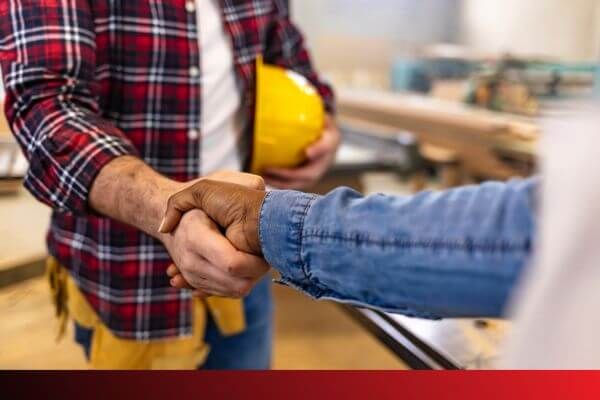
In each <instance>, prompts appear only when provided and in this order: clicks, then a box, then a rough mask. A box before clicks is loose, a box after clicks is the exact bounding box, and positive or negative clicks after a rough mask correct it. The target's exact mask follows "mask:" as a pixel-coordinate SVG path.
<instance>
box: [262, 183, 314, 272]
mask: <svg viewBox="0 0 600 400" xmlns="http://www.w3.org/2000/svg"><path fill="white" fill-rule="evenodd" d="M317 197H318V196H317V195H314V194H306V193H302V192H296V191H291V190H277V191H271V192H269V193H267V195H266V197H265V200H264V202H263V205H262V208H261V211H260V220H259V237H260V243H261V247H262V252H263V255H264V257H265V259H266V260H267V262H268V263H269V264H270V265H271V266H272V267H273V268H275V269H277V270H278V271H279V273H280V274H281V276H282V279H283V280H284V281H292V282H296V283H298V284H303V283H306V284H308V283H309V277H308V274H307V273H306V270H305V268H304V262H303V261H302V254H301V251H302V231H303V228H304V220H305V218H306V214H307V212H308V210H309V209H310V206H311V205H312V203H313V202H314V201H315V200H316V199H317Z"/></svg>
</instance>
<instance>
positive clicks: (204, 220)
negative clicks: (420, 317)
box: [159, 172, 270, 298]
mask: <svg viewBox="0 0 600 400" xmlns="http://www.w3.org/2000/svg"><path fill="white" fill-rule="evenodd" d="M265 196H266V192H265V183H264V181H263V179H262V178H261V177H259V176H256V175H251V174H244V173H235V172H220V173H217V174H213V175H211V176H210V177H208V178H207V179H202V180H199V181H197V182H195V183H193V184H191V185H189V186H187V187H186V188H185V189H183V190H181V191H180V192H178V193H175V194H174V195H172V196H171V197H170V198H169V200H168V203H167V208H166V212H165V215H164V218H163V221H162V223H161V226H160V228H159V232H160V233H161V234H162V235H163V242H164V244H165V246H166V247H167V249H168V250H169V253H170V254H171V256H172V258H173V261H174V264H173V265H171V266H170V267H169V268H168V270H167V274H168V275H169V277H170V278H171V281H170V283H171V286H173V287H176V288H179V289H192V290H194V294H195V295H197V296H202V297H206V296H221V297H234V298H239V297H245V296H246V295H248V294H249V293H250V290H251V289H252V288H253V287H254V285H255V284H256V283H258V281H259V280H260V279H261V278H262V277H263V276H264V275H265V274H266V273H267V272H268V271H269V269H270V267H269V265H268V264H267V263H266V261H265V260H264V259H263V258H262V251H261V246H260V239H259V232H258V231H259V214H260V210H261V206H262V203H263V200H264V198H265Z"/></svg>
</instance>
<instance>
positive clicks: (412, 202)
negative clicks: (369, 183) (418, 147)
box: [259, 178, 538, 319]
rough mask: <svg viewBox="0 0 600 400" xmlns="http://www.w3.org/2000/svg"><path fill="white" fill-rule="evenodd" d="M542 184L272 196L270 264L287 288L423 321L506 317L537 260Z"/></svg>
mask: <svg viewBox="0 0 600 400" xmlns="http://www.w3.org/2000/svg"><path fill="white" fill-rule="evenodd" d="M537 185H538V180H537V179H536V178H532V179H527V180H513V181H510V182H507V183H501V182H488V183H485V184H481V185H476V186H475V185H473V186H466V187H461V188H457V189H452V190H447V191H442V192H429V191H427V192H422V193H419V194H417V195H412V196H385V195H373V196H368V197H364V196H362V195H361V194H359V193H357V192H356V191H353V190H351V189H348V188H340V189H337V190H334V191H333V192H331V193H329V194H327V195H325V196H317V195H311V194H305V193H300V192H294V191H273V192H269V193H268V194H267V196H266V198H265V201H264V203H263V206H262V209H261V214H260V224H259V225H260V227H259V233H260V240H261V245H262V250H263V254H264V256H265V258H266V259H267V261H268V262H269V264H271V265H272V266H273V267H275V268H276V269H277V270H278V271H279V272H280V273H281V282H282V283H284V284H286V285H288V286H291V287H294V288H296V289H298V290H300V291H302V292H304V293H306V294H308V295H309V296H311V297H313V298H317V299H329V300H334V301H339V302H344V303H349V304H354V305H359V306H365V307H372V308H377V309H381V310H384V311H389V312H395V313H401V314H405V315H408V316H416V317H422V318H433V319H437V318H444V317H499V316H502V314H503V312H504V308H505V306H506V304H507V300H508V299H509V296H510V294H511V293H512V291H513V289H514V287H515V283H516V282H517V280H518V278H519V277H520V276H521V273H522V271H523V267H524V265H526V262H527V260H528V258H529V256H530V253H531V249H532V242H533V240H534V232H535V208H536V207H535V205H536V202H535V192H536V187H537Z"/></svg>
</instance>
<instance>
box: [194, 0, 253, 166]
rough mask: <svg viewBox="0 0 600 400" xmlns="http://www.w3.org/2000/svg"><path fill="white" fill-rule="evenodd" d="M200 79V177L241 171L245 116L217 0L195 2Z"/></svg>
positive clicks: (231, 53) (231, 52) (228, 40)
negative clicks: (222, 172)
mask: <svg viewBox="0 0 600 400" xmlns="http://www.w3.org/2000/svg"><path fill="white" fill-rule="evenodd" d="M196 16H197V22H198V32H199V38H198V40H199V45H200V59H201V63H202V65H201V74H202V76H201V79H202V115H201V132H202V133H201V134H202V140H201V141H200V157H201V158H200V165H201V171H200V173H201V175H206V174H209V173H211V172H214V171H218V170H223V169H228V170H240V169H241V167H242V157H243V156H244V155H243V154H240V151H241V150H243V146H241V145H240V141H241V140H242V135H243V132H244V127H245V122H246V119H245V115H244V114H245V113H244V112H243V110H242V107H241V95H240V92H239V90H238V87H237V84H236V75H235V67H234V62H233V57H234V56H233V50H232V46H231V39H230V37H229V35H228V34H227V33H226V31H225V26H224V24H223V16H222V14H221V8H220V6H219V4H218V1H217V0H196Z"/></svg>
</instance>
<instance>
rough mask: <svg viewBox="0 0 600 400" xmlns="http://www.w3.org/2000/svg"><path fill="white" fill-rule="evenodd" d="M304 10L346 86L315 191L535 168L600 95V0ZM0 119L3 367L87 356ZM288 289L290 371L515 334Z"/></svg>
mask: <svg viewBox="0 0 600 400" xmlns="http://www.w3.org/2000/svg"><path fill="white" fill-rule="evenodd" d="M292 15H293V18H294V20H295V22H296V23H297V24H298V25H299V26H300V28H301V29H302V31H303V32H304V34H305V37H306V40H307V42H308V44H309V47H310V49H311V51H312V56H313V60H314V62H315V64H316V66H317V69H318V70H319V71H320V72H321V74H323V75H324V76H325V77H326V78H327V79H328V80H329V81H330V82H331V83H332V84H333V85H334V86H335V88H336V91H337V93H338V113H339V122H340V125H341V127H342V130H343V134H344V142H343V145H342V148H341V149H340V152H339V155H338V159H337V162H336V165H335V166H334V168H333V170H332V171H331V173H329V174H328V176H327V177H326V178H325V180H324V181H323V182H322V183H321V184H320V185H318V186H317V187H315V188H313V189H312V190H313V191H314V192H319V193H323V192H326V191H328V190H330V189H332V188H333V187H336V186H339V185H347V186H351V187H354V188H356V189H357V190H360V191H363V192H365V193H372V192H385V193H394V194H410V193H414V192H416V191H419V190H423V189H434V190H435V189H440V188H449V187H453V186H458V185H463V184H467V183H475V182H480V181H483V180H488V179H500V180H504V179H509V178H512V177H524V176H529V175H531V174H534V173H535V171H536V167H537V164H538V158H537V156H538V148H539V147H538V145H539V142H540V140H541V138H543V137H544V133H543V132H542V129H541V128H540V126H542V125H543V124H542V122H543V120H544V119H545V118H549V117H557V116H559V117H560V116H561V115H566V114H568V113H569V111H570V110H572V109H574V108H576V107H580V106H581V105H582V104H585V103H586V102H589V101H590V99H592V98H595V97H596V98H597V97H598V96H600V82H599V80H600V73H599V71H600V0H570V1H564V0H528V1H519V0H418V1H417V0H292ZM2 97H3V93H2V91H1V88H0V99H1V98H2ZM0 121H1V122H0V313H1V315H2V320H1V321H2V322H0V368H85V363H84V359H83V355H82V354H81V351H80V350H79V349H78V348H76V347H75V345H73V344H72V343H71V341H70V340H64V341H62V342H61V343H60V344H57V343H56V342H55V340H54V337H55V321H54V318H53V314H52V307H51V305H50V303H49V301H48V296H49V294H48V293H47V289H46V284H45V282H44V280H43V277H42V272H43V259H44V257H45V254H46V252H45V245H44V234H45V230H46V227H47V224H48V217H49V210H48V209H46V208H45V207H44V206H42V205H40V204H39V203H37V202H36V201H35V200H33V198H31V196H29V195H28V194H27V193H26V192H25V191H24V190H23V189H21V180H22V176H23V174H24V171H25V169H26V167H27V164H26V162H25V160H24V159H23V158H22V156H21V155H20V153H19V152H18V150H17V148H16V146H15V144H14V142H13V141H12V139H11V138H10V134H9V130H8V127H7V126H6V124H5V122H4V121H3V120H2V118H0ZM275 290H276V297H277V300H276V301H277V312H276V332H275V338H276V341H275V353H274V367H275V368H285V369H305V368H313V369H355V368H360V369H377V368H381V369H396V368H398V369H401V368H485V367H489V366H491V365H492V363H493V361H494V360H495V359H496V358H497V357H498V348H499V344H500V343H501V342H502V340H503V338H504V337H505V334H506V331H507V330H510V326H509V325H508V324H507V323H505V322H501V321H483V320H475V321H474V320H459V321H442V322H429V321H420V320H415V319H409V318H404V317H399V316H393V315H387V314H383V313H377V312H373V311H370V310H357V309H352V308H349V307H344V306H338V305H333V304H329V303H316V302H313V301H310V300H308V299H306V298H303V297H301V296H300V295H298V294H296V293H294V292H292V291H290V290H288V289H283V288H276V289H275Z"/></svg>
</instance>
